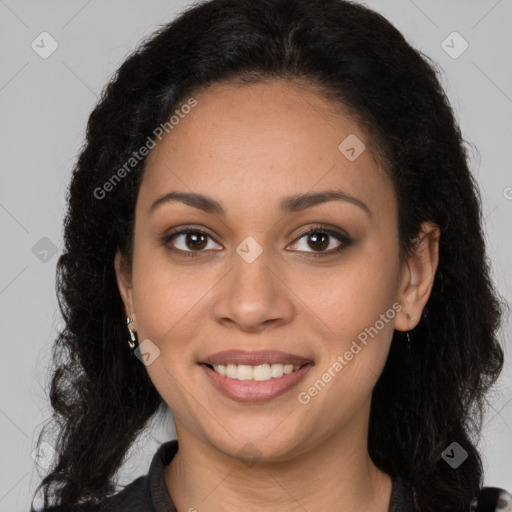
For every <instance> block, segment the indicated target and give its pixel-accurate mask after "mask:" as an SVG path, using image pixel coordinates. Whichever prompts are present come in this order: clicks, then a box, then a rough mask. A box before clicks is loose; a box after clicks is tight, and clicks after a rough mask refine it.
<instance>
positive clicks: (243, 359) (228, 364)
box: [198, 350, 314, 402]
mask: <svg viewBox="0 0 512 512" xmlns="http://www.w3.org/2000/svg"><path fill="white" fill-rule="evenodd" d="M198 364H199V366H200V367H201V368H203V370H204V372H205V373H206V375H207V376H208V378H209V380H210V382H211V383H212V384H213V385H214V386H215V388H216V389H217V390H219V391H220V392H222V393H223V394H224V395H226V396H228V397H229V398H231V399H232V400H235V401H237V402H262V401H266V400H270V399H272V398H276V397H277V396H279V395H282V394H283V393H285V392H286V391H288V390H289V389H291V388H292V387H293V386H295V385H296V384H297V383H298V382H299V380H301V379H302V378H303V377H304V375H305V374H306V373H307V371H308V370H309V369H310V368H311V367H312V366H314V362H313V361H312V360H310V359H307V358H305V357H302V356H298V355H295V354H287V353H285V352H280V351H270V350H267V351H260V352H247V351H243V350H230V351H225V352H219V353H217V354H213V355H211V356H208V357H205V359H204V360H203V361H201V362H199V363H198Z"/></svg>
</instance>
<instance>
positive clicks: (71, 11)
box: [0, 0, 512, 512]
mask: <svg viewBox="0 0 512 512" xmlns="http://www.w3.org/2000/svg"><path fill="white" fill-rule="evenodd" d="M255 1H257V0H255ZM186 5H190V2H186V1H181V2H180V1H170V0H165V1H164V0H153V1H151V2H143V1H141V0H139V1H133V0H132V1H127V0H110V1H105V0H103V1H98V0H89V1H87V0H82V1H74V0H73V1H71V0H66V1H64V0H59V1H57V0H53V1H50V0H47V1H45V2H41V1H40V0H38V1H35V0H34V1H20V0H17V1H15V0H0V38H1V44H0V59H1V66H0V108H1V117H0V140H1V145H2V146H1V147H2V151H1V152H0V166H1V173H0V180H1V181H0V228H1V252H0V314H1V327H2V357H1V371H0V379H1V381H0V389H1V399H0V431H1V434H2V435H1V436H0V444H1V453H2V457H1V464H0V512H3V511H5V512H7V511H8V512H15V511H18V510H19V511H23V510H28V508H29V502H30V499H31V497H32V493H33V490H34V489H35V487H36V485H37V484H38V483H39V482H40V474H39V471H38V466H37V465H36V463H35V462H34V460H33V458H32V456H31V453H32V452H33V450H34V447H35V441H36V438H37V435H38V433H39V430H40V426H41V424H42V422H44V421H45V420H46V419H47V418H48V417H49V416H50V410H49V407H48V400H47V397H46V394H45V388H46V386H47V383H48V381H49V377H48V374H47V371H46V366H47V364H48V362H49V354H50V346H51V343H52V341H53V339H54V337H55V334H56V329H57V328H58V327H59V326H60V325H61V319H60V314H59V311H58V306H57V302H56V298H55V264H56V261H57V258H58V254H59V253H60V251H61V248H62V243H61V242H62V238H61V233H62V231H61V230H62V219H63V213H64V207H65V193H66V187H67V184H68V180H69V176H70V170H71V168H72V165H73V163H74V161H75V159H76V156H77V153H78V150H79V148H80V146H81V144H82V141H83V136H84V130H85V126H86V121H87V118H88V115H89V113H90V111H91V110H92V108H93V106H94V104H95V102H96V101H97V95H98V94H99V92H100V90H101V88H102V87H103V86H104V85H105V84H106V82H107V79H108V78H109V77H110V75H111V74H112V73H113V72H114V71H115V69H116V68H117V67H118V66H119V65H120V63H121V62H122V61H123V59H124V58H125V57H126V56H127V54H128V53H129V52H130V51H131V50H132V49H133V48H134V47H135V46H136V44H137V43H138V42H139V41H140V40H141V38H142V37H143V36H147V35H149V34H150V33H151V32H152V31H153V30H155V29H156V28H157V26H158V25H159V24H161V23H164V22H166V21H169V20H171V19H172V18H173V17H174V16H175V15H176V14H177V13H178V12H180V10H181V9H182V8H183V7H184V6H186ZM367 5H369V6H370V7H373V8H374V9H376V10H378V11H379V12H381V13H382V14H383V15H384V16H385V17H386V18H388V19H389V20H390V21H391V22H392V23H394V24H395V26H397V28H398V29H399V30H401V31H402V33H404V35H405V36H406V37H407V39H408V40H409V41H410V42H411V43H412V44H413V45H414V46H415V47H416V48H418V49H420V50H422V51H423V52H424V53H426V54H427V55H429V56H430V57H431V58H433V59H434V60H435V61H436V62H438V63H439V65H440V67H441V69H442V82H443V85H444V87H445V89H446V90H447V93H448V96H449V99H450V101H451V102H452V105H453V106H454V108H455V110H456V115H457V119H458V120H459V122H460V125H461V128H462V132H463V135H464V138H465V139H466V140H467V141H468V142H470V143H471V144H472V145H473V154H472V162H471V168H472V170H473V172H474V173H475V175H476V176H477V178H478V182H479V184H480V186H481V190H482V198H483V205H484V215H485V228H486V233H487V241H488V251H489V256H490V258H491V260H492V272H493V277H494V279H495V282H496V283H497V286H498V289H499V290H500V292H501V294H502V295H503V296H504V297H505V298H506V299H507V301H508V302H509V303H512V287H511V283H512V264H511V258H510V253H511V249H512V242H511V235H510V233H511V230H510V225H511V220H512V188H511V187H512V173H511V171H510V165H511V164H510V162H511V160H512V152H511V144H512V137H511V136H512V61H511V59H510V51H511V49H512V31H511V30H510V27H511V26H512V1H511V0H499V1H496V0H488V1H487V0H473V1H468V0H460V1H449V2H447V1H446V0H436V1H432V0H429V1H426V0H414V1H413V0H394V1H389V0H388V1H386V2H367ZM44 31H46V32H48V33H49V34H51V36H52V37H53V38H54V39H55V40H56V41H57V43H58V48H57V50H56V51H55V52H54V53H53V54H52V55H50V56H49V57H48V58H46V59H43V58H41V57H40V55H39V54H38V53H36V51H34V50H33V49H32V47H31V43H32V41H34V40H35V41H36V43H37V42H38V41H39V45H40V46H42V43H40V39H41V38H40V37H39V35H40V34H41V33H42V32H44ZM454 31H456V32H458V33H459V34H460V35H461V36H462V38H464V40H466V41H467V43H468V44H469V47H468V48H467V50H466V51H465V52H464V53H462V54H461V55H460V56H458V57H457V58H453V55H454V52H456V53H459V52H460V50H461V49H462V48H463V46H462V44H463V41H462V40H461V39H458V38H457V37H458V36H455V38H454V37H453V36H450V37H449V38H448V39H446V38H447V37H448V36H449V35H450V34H452V32H454ZM45 37H46V36H45ZM445 40H446V43H444V48H443V46H442V42H443V41H445ZM45 41H46V42H45V44H44V46H45V48H46V50H47V49H48V48H50V42H49V39H46V40H45ZM446 45H448V46H451V47H452V48H451V49H450V48H447V47H446ZM445 49H446V50H447V51H449V52H451V53H452V56H450V55H449V54H448V53H447V51H445ZM39 51H42V48H41V49H40V50H39ZM44 237H47V239H49V241H48V240H43V241H41V239H42V238H44ZM53 246H55V251H56V253H55V254H53V253H52V251H51V248H52V247H53ZM34 247H35V249H34ZM44 250H47V251H48V252H46V253H45V252H44ZM510 327H511V323H510V318H508V319H507V323H506V325H505V326H504V328H503V331H502V339H503V342H504V345H505V356H506V367H505V369H504V372H503V374H502V376H501V377H500V380H499V382H498V385H497V386H496V388H495V392H494V394H493V395H492V396H491V397H490V398H491V404H490V406H489V408H488V413H487V418H486V422H485V428H484V431H483V435H482V439H481V441H480V445H479V446H480V448H481V450H482V453H483V458H484V463H485V470H486V478H485V483H486V484H487V485H495V486H501V487H506V488H508V489H509V490H511V489H512V464H511V459H512V457H511V456H512V386H511V384H512V362H511V361H512V359H511V358H510V355H511V351H510V332H511V330H510ZM167 420H168V421H164V422H161V423H159V424H155V425H154V428H153V429H152V430H151V431H150V432H148V434H147V435H145V436H144V437H142V438H140V440H139V442H138V443H137V445H136V446H134V448H133V449H132V450H131V452H130V455H129V458H128V461H127V464H126V465H125V467H124V468H123V470H122V478H121V479H120V482H121V483H127V482H129V481H131V480H132V479H133V478H135V477H136V476H138V475H141V474H144V473H146V472H147V466H148V463H149V460H150V458H151V456H152V454H153V452H154V450H155V449H156V447H157V446H158V445H159V444H160V443H162V442H164V441H166V440H168V439H171V438H173V437H174V431H173V427H172V417H169V418H167ZM91 442H94V440H91ZM37 504H39V501H36V505H37Z"/></svg>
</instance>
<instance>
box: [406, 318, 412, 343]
mask: <svg viewBox="0 0 512 512" xmlns="http://www.w3.org/2000/svg"><path fill="white" fill-rule="evenodd" d="M407 318H408V320H410V321H411V322H412V321H414V318H413V317H412V315H410V314H409V313H407ZM406 334H407V346H408V347H409V348H411V338H410V336H409V331H407V332H406Z"/></svg>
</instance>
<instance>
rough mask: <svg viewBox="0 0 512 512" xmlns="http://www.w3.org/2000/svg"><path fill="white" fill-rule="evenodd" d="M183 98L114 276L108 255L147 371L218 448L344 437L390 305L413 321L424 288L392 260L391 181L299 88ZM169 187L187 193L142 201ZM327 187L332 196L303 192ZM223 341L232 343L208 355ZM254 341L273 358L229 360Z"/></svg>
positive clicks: (178, 416) (152, 159)
mask: <svg viewBox="0 0 512 512" xmlns="http://www.w3.org/2000/svg"><path fill="white" fill-rule="evenodd" d="M194 98H195V100H196V101H197V105H195V106H194V107H193V108H191V109H190V112H189V113H188V114H186V115H185V114H183V112H184V110H182V111H181V116H180V117H179V122H178V123H177V124H176V125H175V126H174V128H173V129H172V130H171V131H170V132H169V134H168V135H166V136H165V137H164V138H163V139H162V140H161V141H160V142H158V144H157V146H156V147H155V148H154V149H153V150H152V151H151V153H150V154H149V156H148V158H147V166H146V169H145V174H144V178H143V181H142V184H141V187H140V191H139V195H138V200H137V204H136V214H135V228H134V229H135V232H134V251H133V266H132V273H131V275H129V276H126V275H124V274H123V273H122V272H121V271H120V266H119V259H118V258H116V270H117V273H118V284H119V287H120V290H121V293H122V296H123V300H124V303H125V308H126V312H127V314H132V315H134V316H135V322H134V324H132V325H133V329H134V330H136V331H137V332H138V340H139V344H142V343H144V345H143V350H142V351H143V352H145V353H146V354H147V355H146V358H147V361H146V364H147V371H148V372H149V375H150V377H151V379H152V381H153V383H154V384H155V386H156V388H157V389H158V391H159V393H160V394H161V396H162V397H163V399H164V400H165V401H166V402H167V404H168V405H169V407H170V408H171V409H172V411H173V414H174V419H175V421H176V427H177V432H178V436H179V437H180V436H186V435H188V436H193V437H194V438H195V439H197V440H200V441H201V442H203V443H206V444H207V445H209V446H210V447H211V446H213V447H216V448H217V449H219V450H221V451H222V452H224V453H226V454H228V455H233V456H236V455H237V454H239V453H242V452H243V450H248V449H249V448H248V447H251V448H250V449H251V450H253V452H254V453H255V454H257V456H258V457H263V458H266V459H267V460H278V459H282V460H284V459H286V458H288V457H292V456H293V455H298V454H300V453H302V452H304V451H306V450H308V449H311V448H313V447H315V446H318V445H320V444H321V443H322V442H323V441H325V440H327V439H329V438H332V437H333V436H342V437H344V438H346V439H349V438H352V439H353V438H354V435H357V434H359V433H360V432H362V431H363V432H364V431H365V430H366V429H367V421H368V414H369V407H370V398H371V392H372V389H373V387H374V386H375V383H376V381H377V379H378V377H379V375H380V373H381V370H382V369H383V366H384V364H385V361H386V357H387V354H388V350H389V347H390V342H391V337H392V334H393V329H394V328H397V329H400V330H408V329H409V328H411V327H413V325H414V324H415V323H417V322H414V324H411V322H410V321H409V320H407V319H406V312H407V313H410V315H411V316H412V317H414V318H418V317H419V315H420V314H421V308H422V306H423V305H424V303H425V302H426V300H427V298H428V293H429V291H430V288H429V286H430V284H431V283H429V282H427V284H425V283H423V285H422V284H421V281H422V279H423V278H422V275H423V274H421V272H422V271H420V270H418V272H416V271H414V270H411V268H412V266H411V261H409V262H408V263H407V262H405V263H404V264H403V265H401V264H400V261H399V239H398V226H397V203H396V198H395V195H394V192H393V187H392V185H391V182H390V181H389V180H388V178H387V177H386V176H385V174H384V172H383V170H382V169H380V168H379V167H378V165H377V164H376V163H375V161H374V159H373V157H372V154H373V156H375V149H374V148H373V147H372V145H371V141H370V140H369V139H368V138H367V136H366V134H365V133H364V132H363V131H362V130H361V129H360V127H359V126H358V125H357V124H355V123H354V121H352V120H351V119H350V118H348V117H346V116H344V115H341V114H340V113H335V112H334V107H333V105H332V104H331V103H329V102H328V101H327V100H325V99H323V98H322V97H320V96H319V95H318V94H317V93H316V92H315V91H314V90H313V89H307V88H298V87H296V86H294V85H292V84H291V83H289V82H285V81H274V82H270V81H269V82H264V83H259V84H252V85H245V86H243V87H235V86H233V85H226V84H224V85H214V86H212V87H210V88H209V89H207V90H206V91H203V92H202V93H200V94H198V95H196V96H194ZM185 110H186V111H189V109H185ZM347 137H348V139H347ZM344 141H345V142H344ZM340 144H341V146H340ZM362 144H364V145H365V148H364V147H363V145H362ZM171 192H179V193H181V194H193V195H195V194H198V195H200V196H201V199H197V198H196V199H193V200H188V201H181V200H168V201H160V202H157V203H156V204H155V202H156V201H157V200H159V199H160V198H162V197H163V196H165V195H166V194H169V193H171ZM326 192H329V193H331V194H335V193H336V194H339V196H338V199H333V198H332V197H331V199H330V200H327V199H329V197H328V196H327V197H324V200H322V201H320V200H316V199H314V197H315V196H316V195H317V194H320V193H322V194H324V193H326ZM310 195H311V196H312V197H313V199H308V198H307V197H305V198H303V199H299V200H297V199H296V198H297V197H298V196H310ZM317 199H319V198H318V197H317ZM320 199H321V198H320ZM194 205H195V206H194ZM212 205H213V206H212ZM221 209H222V211H221ZM308 228H315V231H314V232H313V233H311V234H309V235H308V234H303V231H304V230H306V229H308ZM194 229H200V230H202V231H205V232H206V233H207V234H206V235H201V234H197V233H196V234H194ZM173 230H183V231H186V233H184V234H178V235H175V236H174V237H173V236H172V234H173V233H172V231H173ZM326 231H327V232H326ZM337 233H339V238H338V237H337ZM427 259H428V257H427ZM412 263H413V264H414V262H412ZM430 270H432V269H430ZM434 270H435V268H434ZM432 274H433V273H432ZM415 276H416V277H415ZM415 280H416V281H417V282H414V281H415ZM423 281H424V280H423ZM427 281H428V280H427ZM421 286H423V288H421ZM145 340H149V341H145ZM358 347H359V348H358ZM224 351H244V352H245V354H244V353H232V354H227V355H226V354H220V355H219V356H218V359H217V360H214V358H213V356H214V355H215V354H218V353H220V352H224ZM262 351H272V352H275V351H279V352H283V353H285V354H288V355H284V356H283V355H282V354H269V353H267V354H262V357H261V358H260V359H257V358H256V359H246V358H245V357H246V356H247V357H249V358H250V357H254V356H255V354H256V356H258V355H261V354H259V353H260V352H262ZM280 356H282V358H281V357H280ZM294 358H295V360H294ZM287 361H288V362H287ZM208 362H211V363H215V364H221V363H225V364H226V365H227V364H228V363H229V364H230V365H231V366H230V367H229V368H228V369H227V371H228V372H229V373H228V375H230V377H226V376H223V375H222V368H217V370H218V372H220V373H218V372H216V371H215V370H212V369H211V368H209V367H208V366H206V364H204V363H208ZM137 363H138V361H137ZM236 363H240V364H241V365H242V363H245V365H242V366H233V365H234V364H236ZM247 363H252V364H249V365H248V364H247ZM284 363H286V365H287V366H284ZM304 363H308V364H306V365H305V366H302V365H303V364H304ZM266 364H268V366H266ZM289 364H294V365H295V366H296V367H297V366H300V367H301V368H300V369H299V370H298V371H297V372H293V373H292V374H288V373H286V372H287V371H289V370H290V366H288V365H289ZM259 365H262V366H259ZM272 365H274V366H272ZM281 365H283V366H281ZM253 366H259V368H258V369H256V370H254V368H253ZM283 371H284V372H285V373H284V374H283V375H282V376H281V377H279V376H278V375H280V374H281V373H283ZM232 372H233V373H232ZM272 372H274V373H273V374H272ZM272 375H274V376H272ZM234 376H236V377H240V379H239V378H233V377H234ZM258 379H262V380H258ZM345 436H346V437H345Z"/></svg>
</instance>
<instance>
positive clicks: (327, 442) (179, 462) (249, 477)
mask: <svg viewBox="0 0 512 512" xmlns="http://www.w3.org/2000/svg"><path fill="white" fill-rule="evenodd" d="M179 426H181V425H179V424H178V423H177V424H176V427H177V432H178V442H179V449H178V452H177V453H176V455H175V457H174V458H173V460H172V461H171V463H170V464H169V465H168V466H167V467H166V468H165V472H164V474H165V481H166V485H167V489H168V490H169V494H170V495H171V497H172V500H173V502H174V504H175V506H176V508H177V509H178V510H180V511H181V510H183V511H191V512H192V511H201V512H209V511H212V512H213V511H215V512H218V511H219V510H221V511H222V512H231V511H239V510H245V511H249V512H253V511H254V512H256V511H261V510H268V508H269V507H270V506H271V508H272V510H273V511H276V512H292V511H294V512H295V511H298V510H300V511H304V510H307V511H309V512H314V511H325V510H332V511H343V512H355V511H360V510H372V511H375V512H387V511H388V508H389V502H390V497H391V487H392V484H391V478H390V477H389V476H388V475H387V474H385V473H384V472H382V471H381V470H379V469H378V468H377V467H376V466H375V465H374V463H373V462H372V460H371V459H370V457H369V455H368V451H367V439H366V436H367V429H366V430H365V429H361V428H360V427H361V425H356V424H354V427H353V428H350V426H347V430H344V431H343V432H340V433H339V434H338V435H335V436H333V437H331V438H328V439H319V440H318V441H317V442H316V443H314V445H311V447H310V448H308V449H306V451H304V452H302V453H300V454H299V455H297V456H295V457H292V458H290V459H287V460H278V461H275V460H272V461H268V460H265V458H263V457H262V458H261V459H259V460H253V461H252V462H249V461H248V462H243V461H241V460H240V459H239V458H237V457H232V456H229V455H226V454H225V453H223V452H221V451H220V450H218V449H217V448H216V447H215V446H214V445H212V444H211V443H208V442H207V441H205V440H203V439H201V440H199V439H198V438H197V437H195V436H193V435H192V434H191V433H190V432H189V431H187V430H186V429H183V428H181V429H180V428H179ZM355 427H357V428H355Z"/></svg>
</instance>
